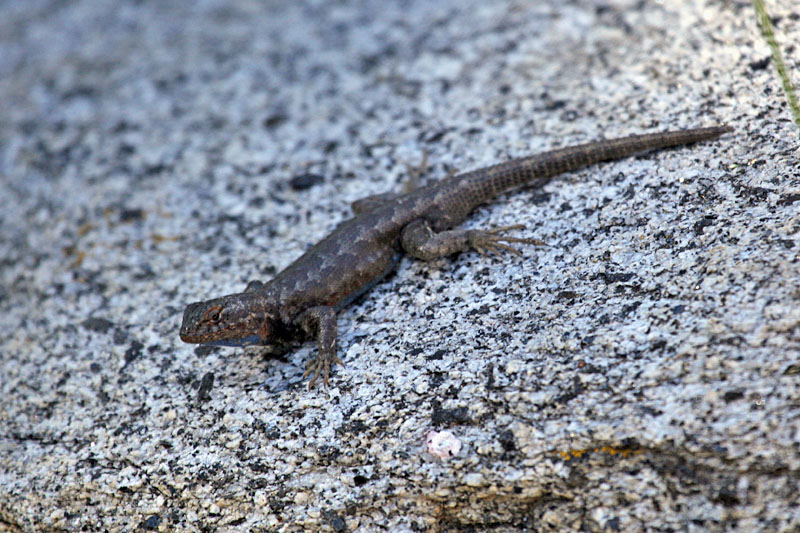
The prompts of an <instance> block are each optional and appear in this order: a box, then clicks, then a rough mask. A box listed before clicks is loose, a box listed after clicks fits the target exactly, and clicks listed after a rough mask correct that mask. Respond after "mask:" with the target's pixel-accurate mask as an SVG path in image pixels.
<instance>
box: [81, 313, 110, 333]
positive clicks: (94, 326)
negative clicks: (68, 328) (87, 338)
mask: <svg viewBox="0 0 800 533" xmlns="http://www.w3.org/2000/svg"><path fill="white" fill-rule="evenodd" d="M81 325H82V326H83V327H85V328H86V329H88V330H91V331H97V332H99V333H106V332H108V330H109V329H111V328H112V327H113V326H114V323H113V322H111V321H110V320H106V319H105V318H98V317H89V318H87V319H86V320H84V321H83V322H81Z"/></svg>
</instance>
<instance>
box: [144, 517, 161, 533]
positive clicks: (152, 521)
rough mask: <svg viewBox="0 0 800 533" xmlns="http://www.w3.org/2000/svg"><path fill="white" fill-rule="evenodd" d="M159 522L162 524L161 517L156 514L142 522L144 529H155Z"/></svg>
mask: <svg viewBox="0 0 800 533" xmlns="http://www.w3.org/2000/svg"><path fill="white" fill-rule="evenodd" d="M159 524H161V517H160V516H158V515H157V514H154V515H152V516H150V517H149V518H148V519H147V520H145V521H144V522H143V523H142V529H146V530H148V531H154V530H155V529H157V528H158V526H159Z"/></svg>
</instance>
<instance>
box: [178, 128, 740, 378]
mask: <svg viewBox="0 0 800 533" xmlns="http://www.w3.org/2000/svg"><path fill="white" fill-rule="evenodd" d="M729 131H731V128H729V127H727V126H715V127H710V128H697V129H689V130H681V131H668V132H662V133H651V134H645V135H634V136H631V137H625V138H622V139H612V140H605V141H597V142H591V143H587V144H582V145H578V146H572V147H568V148H562V149H559V150H553V151H550V152H545V153H542V154H538V155H533V156H530V157H524V158H521V159H514V160H512V161H508V162H506V163H501V164H499V165H494V166H491V167H487V168H483V169H480V170H475V171H472V172H467V173H464V174H459V175H456V176H452V177H449V178H446V179H443V180H441V181H439V182H435V183H433V184H431V185H428V186H425V187H422V188H419V189H416V190H414V191H412V192H409V193H407V194H400V195H395V194H384V195H377V196H373V197H369V198H367V199H364V200H362V201H359V202H357V203H356V204H355V205H354V211H356V216H355V217H354V218H351V219H350V220H347V221H345V222H344V223H342V224H341V225H339V226H338V227H337V228H336V229H335V230H334V231H333V232H332V233H331V234H330V235H328V236H327V237H326V238H324V239H323V240H321V241H320V242H319V243H317V244H316V245H315V246H314V247H312V248H311V249H310V250H308V251H307V252H306V253H304V254H303V255H302V256H300V257H299V258H298V259H297V260H296V261H295V262H294V263H292V264H291V265H289V267H287V268H286V269H285V270H283V271H282V272H280V273H279V274H278V275H277V276H275V278H274V279H273V280H271V281H269V282H268V283H261V282H258V281H253V282H250V284H248V286H247V288H246V289H245V291H244V292H241V293H236V294H230V295H227V296H223V297H221V298H215V299H213V300H206V301H203V302H196V303H193V304H190V305H189V306H187V307H186V311H185V312H184V315H183V324H182V325H181V332H180V335H181V339H182V340H183V341H184V342H189V343H213V344H221V345H228V346H246V345H253V344H258V345H285V344H288V343H290V342H293V341H297V340H305V339H307V338H311V337H313V338H316V339H317V342H318V345H319V352H318V355H317V357H316V358H315V359H313V360H312V361H310V362H309V364H308V366H307V369H306V373H305V375H304V377H305V376H308V375H312V377H311V380H310V381H309V388H311V387H313V386H314V384H315V383H316V381H317V379H318V378H319V377H320V376H322V377H323V379H324V381H325V384H326V385H327V384H328V380H329V375H330V367H331V366H332V365H334V364H336V363H339V364H341V361H340V360H339V358H338V357H337V355H336V313H337V312H338V311H339V309H341V308H342V307H343V306H345V305H347V304H348V303H350V302H351V301H352V300H353V299H355V298H356V297H358V296H359V295H360V294H362V293H363V292H365V291H366V290H368V289H369V288H371V287H372V286H373V285H374V284H375V283H377V282H378V281H379V280H380V279H381V278H383V277H384V276H385V275H386V274H387V273H388V272H389V271H390V270H391V269H392V268H393V267H394V265H395V264H396V263H397V261H398V260H399V258H400V256H401V255H402V254H403V253H407V254H410V255H412V256H414V257H418V258H420V259H426V260H431V259H436V258H439V257H443V256H446V255H450V254H453V253H456V252H459V251H466V250H468V249H470V248H474V249H477V250H478V251H481V252H482V253H483V252H485V251H489V252H494V253H499V252H500V251H502V250H505V251H509V252H513V253H517V254H518V252H517V251H516V250H515V249H514V248H512V247H511V246H509V245H508V244H507V243H528V244H541V243H540V242H539V241H536V240H534V239H523V238H517V237H507V236H503V235H502V233H503V232H504V231H507V230H511V229H521V228H522V226H508V227H504V228H495V229H493V230H488V231H482V230H451V229H450V228H452V227H454V226H455V225H457V224H459V223H460V222H462V221H463V220H464V219H465V218H466V217H467V215H468V214H469V213H470V211H472V210H473V209H474V208H475V207H476V206H477V205H479V204H481V203H484V202H486V201H488V200H490V199H492V198H494V197H495V196H497V195H498V194H499V193H501V192H504V191H506V190H508V189H512V188H514V187H519V186H521V185H525V184H528V183H530V182H532V181H534V180H536V181H537V184H538V185H542V184H544V183H546V182H547V180H548V178H550V177H552V176H555V175H556V174H561V173H563V172H569V171H572V170H577V169H579V168H583V167H586V166H589V165H592V164H595V163H599V162H602V161H610V160H615V159H621V158H623V157H626V156H630V155H633V154H636V153H640V152H645V151H649V150H655V149H661V148H667V147H670V146H679V145H684V144H690V143H694V142H699V141H706V140H710V139H715V138H717V137H719V136H720V135H722V134H724V133H726V132H729Z"/></svg>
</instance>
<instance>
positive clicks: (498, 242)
mask: <svg viewBox="0 0 800 533" xmlns="http://www.w3.org/2000/svg"><path fill="white" fill-rule="evenodd" d="M515 229H525V226H523V225H522V224H515V225H513V226H501V227H499V228H493V229H490V230H472V231H470V232H469V237H468V238H469V245H470V246H471V247H472V248H474V249H475V250H477V251H478V252H480V254H481V255H486V252H490V253H493V254H494V255H497V256H500V255H501V251H503V250H505V251H506V252H511V253H512V254H514V255H516V256H518V257H522V254H521V253H520V252H519V250H517V249H516V248H514V247H513V246H509V245H508V244H506V243H509V242H520V243H525V244H533V245H536V246H545V243H544V242H542V241H540V240H539V239H525V238H522V237H504V236H503V235H500V234H501V233H503V232H505V231H510V230H515Z"/></svg>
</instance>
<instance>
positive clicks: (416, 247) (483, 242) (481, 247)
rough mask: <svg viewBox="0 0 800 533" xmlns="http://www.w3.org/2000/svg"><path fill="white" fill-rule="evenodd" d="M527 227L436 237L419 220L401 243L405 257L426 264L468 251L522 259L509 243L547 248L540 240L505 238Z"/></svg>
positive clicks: (407, 229) (444, 233) (409, 227)
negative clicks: (511, 231)
mask: <svg viewBox="0 0 800 533" xmlns="http://www.w3.org/2000/svg"><path fill="white" fill-rule="evenodd" d="M524 227H525V226H523V225H521V224H517V225H514V226H502V227H499V228H494V229H490V230H475V229H472V230H466V229H455V230H448V231H440V232H438V233H436V232H434V231H433V229H431V227H430V224H429V223H428V221H426V220H423V219H418V220H415V221H413V222H411V223H410V224H408V225H407V226H406V227H405V228H404V229H403V233H402V235H401V239H400V242H401V244H402V246H403V250H405V251H406V253H408V254H409V255H411V256H414V257H416V258H418V259H423V260H425V261H432V260H434V259H438V258H440V257H445V256H448V255H452V254H454V253H456V252H465V251H467V250H469V249H475V250H477V251H478V252H480V253H481V254H483V255H485V254H486V252H490V253H493V254H495V255H498V256H499V255H501V252H502V251H506V252H510V253H513V254H515V255H517V256H521V255H522V254H520V252H519V251H518V250H517V249H516V248H514V247H513V246H510V245H509V244H508V243H512V242H513V243H525V244H534V245H537V246H542V245H544V244H545V243H543V242H542V241H540V240H538V239H526V238H522V237H510V236H505V235H502V233H504V232H506V231H510V230H516V229H524Z"/></svg>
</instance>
